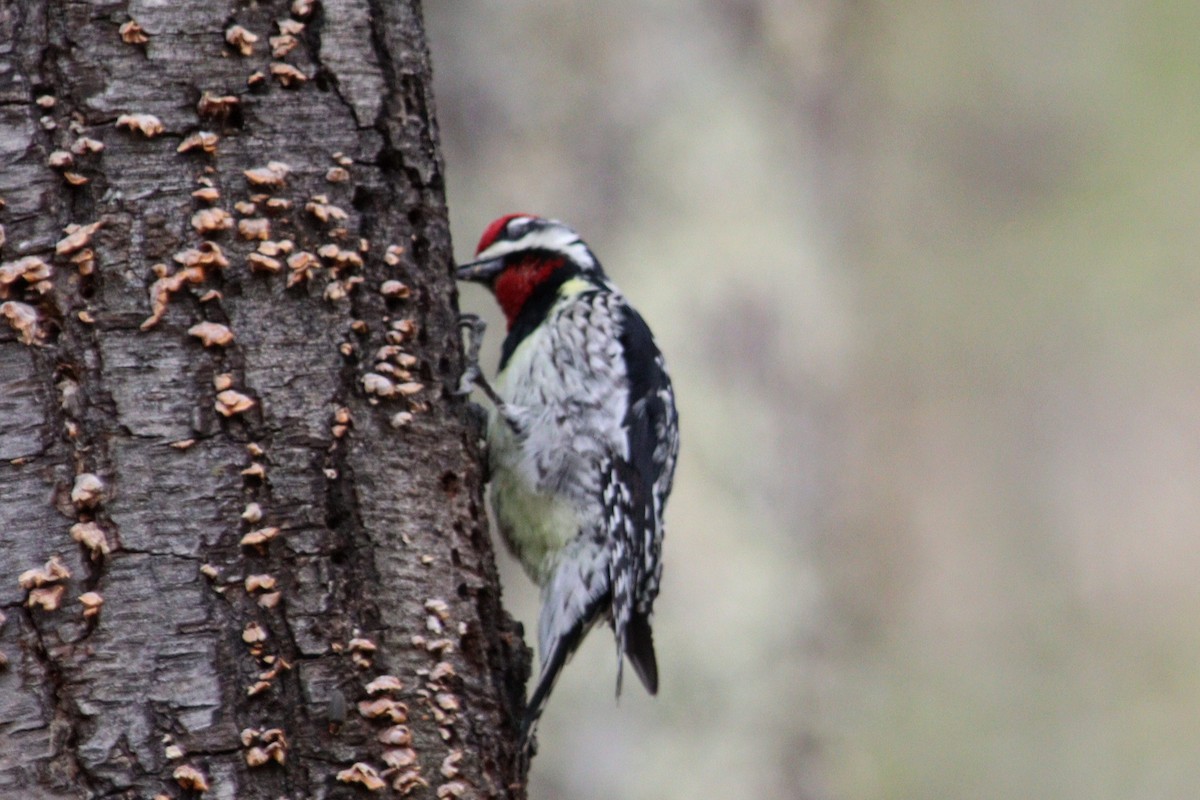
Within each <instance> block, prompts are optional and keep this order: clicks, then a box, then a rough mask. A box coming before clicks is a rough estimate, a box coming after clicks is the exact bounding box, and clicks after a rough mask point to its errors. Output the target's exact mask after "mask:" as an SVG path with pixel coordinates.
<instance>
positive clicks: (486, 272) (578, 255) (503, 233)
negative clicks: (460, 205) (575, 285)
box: [455, 214, 604, 327]
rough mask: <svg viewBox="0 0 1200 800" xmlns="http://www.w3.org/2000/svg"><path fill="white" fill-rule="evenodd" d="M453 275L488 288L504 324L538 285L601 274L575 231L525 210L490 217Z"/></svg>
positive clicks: (511, 318)
mask: <svg viewBox="0 0 1200 800" xmlns="http://www.w3.org/2000/svg"><path fill="white" fill-rule="evenodd" d="M455 274H456V276H457V277H458V279H459V280H460V281H472V282H474V283H480V284H483V285H484V286H486V287H488V288H489V289H490V290H491V291H492V294H494V295H495V296H496V302H498V303H499V304H500V308H501V309H502V310H503V311H504V316H505V317H506V318H507V319H508V324H509V327H512V324H513V321H514V320H515V319H516V317H517V315H518V314H520V313H521V309H522V308H524V307H525V303H526V301H528V300H529V298H530V297H531V296H532V295H533V294H534V293H535V292H536V291H537V290H538V289H540V288H542V287H545V286H547V285H559V284H561V283H562V282H563V281H565V280H567V279H568V278H570V277H573V276H576V275H588V274H591V275H596V276H598V277H600V278H603V276H604V273H603V271H602V270H601V268H600V262H598V261H597V260H596V257H595V256H594V255H592V251H591V250H590V249H589V248H588V246H587V245H586V244H584V242H583V240H582V239H580V238H579V234H578V233H576V232H575V231H574V230H572V229H571V228H569V227H567V226H566V225H564V224H563V223H561V222H559V221H557V220H552V219H543V218H542V217H535V216H532V215H530V214H507V215H505V216H503V217H500V218H499V219H497V220H494V221H493V222H492V223H491V224H490V225H488V226H487V228H486V229H485V230H484V232H483V236H481V237H480V239H479V246H478V247H477V248H476V250H475V260H474V261H472V262H470V263H469V264H463V265H461V266H459V267H458V270H457V271H456V273H455Z"/></svg>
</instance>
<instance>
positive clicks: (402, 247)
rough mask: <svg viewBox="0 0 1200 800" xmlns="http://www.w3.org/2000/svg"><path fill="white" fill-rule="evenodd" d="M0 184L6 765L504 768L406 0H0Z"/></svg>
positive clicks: (133, 769) (46, 776)
mask: <svg viewBox="0 0 1200 800" xmlns="http://www.w3.org/2000/svg"><path fill="white" fill-rule="evenodd" d="M255 37H257V38H255ZM142 115H150V116H142ZM160 126H161V130H160V129H159V128H160ZM201 132H205V135H197V134H201ZM207 134H212V136H209V135H207ZM101 147H102V148H103V149H100V148H101ZM180 151H182V152H180ZM337 154H341V155H337ZM275 162H278V163H275ZM322 196H324V197H322ZM0 197H2V198H3V199H4V200H5V201H6V205H5V206H4V207H3V208H0V225H2V226H3V238H5V239H6V240H7V241H6V242H4V243H0V248H2V249H0V265H2V266H0V303H2V304H3V305H0V611H2V612H3V615H4V617H5V621H4V622H2V623H0V658H2V659H3V660H4V661H5V662H6V664H5V665H3V666H0V797H4V798H78V797H130V798H133V797H137V798H151V797H155V796H159V795H162V796H167V797H197V796H199V795H200V792H201V789H202V786H201V784H204V785H206V786H207V790H206V791H204V792H203V796H204V797H206V798H211V797H217V798H277V797H290V798H302V797H303V798H310V797H312V798H317V797H351V796H397V795H399V794H403V793H406V792H407V793H411V795H412V796H414V797H433V796H437V797H446V796H449V797H458V796H465V797H473V796H481V797H482V796H487V797H520V796H522V795H523V789H521V788H520V785H521V784H522V782H523V775H522V774H521V767H520V766H518V764H517V760H516V759H515V757H514V753H513V752H512V746H511V742H512V741H513V739H514V726H515V719H516V713H517V712H518V710H519V708H518V706H519V704H520V700H521V694H522V691H523V690H522V687H523V684H524V679H525V678H526V677H527V672H528V654H527V651H526V650H525V648H524V646H523V645H522V644H521V642H520V638H519V636H517V635H516V633H515V631H514V629H513V625H512V623H511V621H510V620H509V618H508V617H507V616H506V615H505V614H504V612H503V611H502V609H501V607H500V602H499V592H498V589H497V582H496V574H495V569H494V564H493V559H492V553H491V550H490V545H489V542H488V537H487V534H486V525H487V522H486V518H485V516H484V513H483V510H482V503H481V500H480V471H479V468H478V459H477V456H478V453H477V452H476V449H475V442H474V438H473V436H472V432H471V429H470V427H469V426H468V425H467V424H466V423H465V417H464V415H463V413H462V411H463V409H462V404H461V403H460V402H459V401H457V400H454V399H453V398H451V397H450V396H449V395H448V393H447V388H448V387H452V386H453V385H454V381H455V379H456V377H457V375H458V373H459V370H460V367H461V352H460V351H461V346H460V341H459V339H458V336H457V332H456V330H455V314H456V311H455V305H456V297H455V289H454V285H453V281H452V279H451V277H450V265H451V251H450V241H449V234H448V231H447V222H446V213H445V206H444V198H443V193H442V173H441V164H440V162H439V155H438V145H437V135H436V128H435V123H434V119H433V114H432V102H431V97H430V89H429V59H428V54H427V50H426V45H425V41H424V38H423V31H422V23H421V18H420V13H419V9H418V8H417V2H416V0H321V2H313V1H312V0H295V2H292V0H259V1H258V2H243V1H241V0H225V2H213V3H177V2H150V0H144V2H139V1H138V0H129V1H128V2H126V0H121V1H119V2H113V1H111V0H90V1H89V2H84V1H82V0H75V1H73V2H69V1H68V0H0ZM74 226H80V227H74ZM289 248H290V249H289ZM226 262H227V263H226ZM389 281H391V283H389ZM160 314H161V319H157V320H156V319H155V317H157V316H159V315H160ZM202 323H208V324H202ZM48 562H49V563H48ZM100 603H102V605H100ZM97 612H98V613H97ZM384 675H391V676H395V677H396V678H397V679H398V683H399V685H400V687H399V688H394V687H393V688H388V682H387V681H386V680H385V681H376V679H378V678H379V677H380V676H384ZM372 681H375V683H374V684H372V683H371V682H372ZM372 692H374V693H373V694H372ZM343 700H344V706H345V708H346V712H345V714H344V719H342V717H343V712H342V710H341V708H342V706H343V702H342V701H343ZM374 700H378V701H380V702H378V703H376V704H375V705H374V706H370V707H369V706H368V705H367V703H368V701H374ZM405 718H406V719H405ZM410 736H411V742H410V741H409V739H410ZM259 762H263V763H259ZM356 763H361V764H364V765H367V766H366V767H365V768H359V769H358V770H357V772H356V771H354V770H352V769H351V767H352V765H354V764H356ZM374 774H379V775H381V776H382V778H381V780H383V781H385V782H386V783H387V784H388V785H387V786H385V787H384V788H382V789H380V790H379V791H378V792H376V793H369V792H368V791H367V788H366V787H365V786H364V785H362V783H346V782H344V781H345V780H347V779H352V778H357V779H359V780H360V781H366V782H368V783H369V782H371V781H372V777H371V776H373V775H374ZM393 787H395V788H393Z"/></svg>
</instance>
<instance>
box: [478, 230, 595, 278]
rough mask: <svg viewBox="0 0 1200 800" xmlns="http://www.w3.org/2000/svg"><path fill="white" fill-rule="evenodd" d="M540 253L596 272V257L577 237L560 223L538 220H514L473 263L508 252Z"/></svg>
mask: <svg viewBox="0 0 1200 800" xmlns="http://www.w3.org/2000/svg"><path fill="white" fill-rule="evenodd" d="M527 251H541V252H547V253H558V254H560V255H562V256H564V257H566V258H568V259H570V260H571V261H573V262H575V263H576V264H577V265H579V268H580V269H581V270H583V271H588V270H593V269H596V266H597V264H596V257H595V256H593V255H592V251H591V250H590V249H588V246H587V245H586V244H584V242H583V239H581V238H579V234H578V233H576V232H575V231H573V230H572V229H571V228H568V227H567V226H566V225H564V224H563V223H561V222H559V221H558V220H554V219H542V218H541V217H514V218H513V219H510V220H509V221H508V224H507V225H505V227H504V233H503V234H502V235H501V236H499V237H498V238H497V239H496V241H495V242H493V243H492V244H490V245H489V246H488V247H487V248H485V249H483V250H480V251H479V253H478V255H476V260H477V261H487V260H491V259H496V258H502V257H504V256H507V255H509V254H511V253H521V252H527Z"/></svg>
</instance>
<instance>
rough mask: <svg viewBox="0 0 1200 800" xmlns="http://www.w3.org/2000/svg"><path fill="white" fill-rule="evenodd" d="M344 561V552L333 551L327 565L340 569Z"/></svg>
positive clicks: (345, 557) (345, 558)
mask: <svg viewBox="0 0 1200 800" xmlns="http://www.w3.org/2000/svg"><path fill="white" fill-rule="evenodd" d="M346 560H347V556H346V551H345V550H340V549H339V550H334V551H333V552H332V553H330V554H329V563H331V564H333V565H334V566H338V567H340V566H342V565H343V564H345V563H346Z"/></svg>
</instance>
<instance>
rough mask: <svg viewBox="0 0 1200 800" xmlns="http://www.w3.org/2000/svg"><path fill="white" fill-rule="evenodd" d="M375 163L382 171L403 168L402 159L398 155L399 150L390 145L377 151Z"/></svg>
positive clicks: (398, 170) (393, 170)
mask: <svg viewBox="0 0 1200 800" xmlns="http://www.w3.org/2000/svg"><path fill="white" fill-rule="evenodd" d="M375 164H376V166H378V167H379V168H380V169H381V170H383V171H384V172H400V171H401V170H402V169H404V159H403V158H401V157H400V153H399V151H397V150H394V149H392V148H391V147H385V148H383V149H382V150H381V151H380V152H379V157H378V158H376V159H375Z"/></svg>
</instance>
